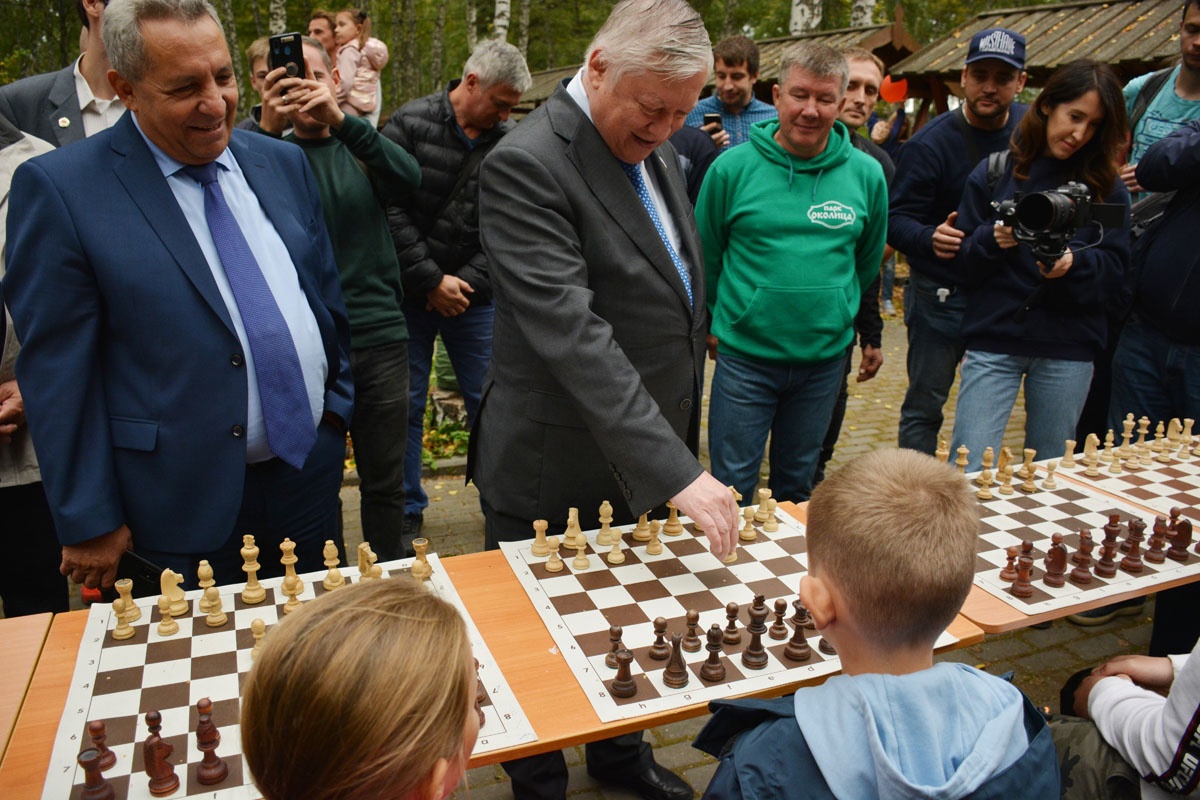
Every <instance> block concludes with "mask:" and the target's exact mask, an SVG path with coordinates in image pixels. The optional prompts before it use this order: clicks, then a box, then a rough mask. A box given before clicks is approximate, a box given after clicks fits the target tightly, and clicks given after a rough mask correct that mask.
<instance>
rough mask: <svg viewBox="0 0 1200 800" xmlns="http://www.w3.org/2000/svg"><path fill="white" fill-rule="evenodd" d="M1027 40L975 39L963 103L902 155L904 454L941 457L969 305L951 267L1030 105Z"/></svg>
mask: <svg viewBox="0 0 1200 800" xmlns="http://www.w3.org/2000/svg"><path fill="white" fill-rule="evenodd" d="M1024 86H1025V37H1023V36H1021V34H1019V33H1014V32H1013V31H1010V30H1006V29H1004V28H989V29H987V30H983V31H980V32H979V33H977V34H975V36H974V37H972V38H971V48H970V50H969V51H968V52H967V63H966V66H964V67H963V71H962V88H963V102H962V105H960V106H959V107H958V108H957V109H956V110H955V111H953V112H950V113H946V114H940V115H939V116H937V117H935V118H934V119H933V120H931V121H930V122H929V123H928V124H927V125H925V127H923V128H921V130H919V131H917V132H916V134H914V135H913V137H912V138H911V139H909V140H908V142H907V143H906V144H905V145H904V147H903V148H901V150H900V156H899V158H898V159H897V161H896V179H895V182H894V183H893V184H892V192H891V208H890V218H889V222H888V244H890V245H891V246H892V247H894V248H896V250H898V251H900V252H901V253H904V254H905V255H907V256H908V264H909V268H910V276H909V281H908V286H907V287H905V290H904V322H905V325H906V326H907V328H908V393H907V394H906V395H905V397H904V406H903V407H902V408H901V410H900V436H899V442H900V446H901V447H907V448H910V449H913V450H920V451H921V452H924V453H929V454H930V455H932V454H933V453H934V451H935V450H936V448H937V439H938V433H939V431H940V430H941V427H942V407H943V406H944V405H945V404H946V397H947V396H948V395H949V393H950V386H951V385H952V384H953V383H954V372H955V368H956V367H957V366H958V362H959V361H960V360H961V359H962V354H963V344H962V339H961V337H960V336H959V330H960V329H961V327H962V315H963V310H964V309H965V308H966V299H965V297H964V296H963V294H962V293H961V292H960V291H959V286H958V283H957V277H956V275H955V271H954V268H953V265H952V261H953V259H954V256H955V254H956V253H957V252H958V248H959V245H960V244H961V242H962V237H963V233H962V231H959V230H957V229H956V228H955V227H954V218H955V215H956V209H957V208H958V203H959V201H960V200H961V199H962V192H963V186H964V184H965V183H966V181H967V175H968V174H970V172H971V170H972V169H973V168H974V167H975V165H976V164H978V163H979V161H980V160H981V159H984V158H987V156H988V155H989V154H990V153H993V152H996V151H999V150H1004V149H1006V148H1007V147H1008V142H1009V138H1010V137H1011V136H1012V132H1013V130H1014V129H1015V128H1016V126H1017V123H1018V122H1020V120H1021V117H1022V116H1024V114H1025V106H1024V105H1021V104H1020V103H1014V102H1013V99H1014V98H1015V97H1016V96H1017V93H1018V92H1020V91H1021V89H1022V88H1024Z"/></svg>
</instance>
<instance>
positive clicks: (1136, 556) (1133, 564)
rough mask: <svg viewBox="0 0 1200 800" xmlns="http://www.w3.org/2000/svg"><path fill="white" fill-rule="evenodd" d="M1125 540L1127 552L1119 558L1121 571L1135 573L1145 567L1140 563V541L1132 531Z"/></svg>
mask: <svg viewBox="0 0 1200 800" xmlns="http://www.w3.org/2000/svg"><path fill="white" fill-rule="evenodd" d="M1125 542H1126V543H1127V544H1128V545H1129V552H1128V553H1127V554H1126V555H1125V557H1124V558H1122V559H1121V564H1120V567H1121V569H1122V570H1123V571H1125V572H1129V573H1132V574H1134V575H1136V574H1137V573H1139V572H1141V571H1142V570H1143V569H1145V568H1146V567H1145V565H1144V564H1143V563H1142V542H1141V540H1140V539H1135V538H1134V537H1133V534H1132V533H1130V535H1129V538H1128V539H1126V540H1125Z"/></svg>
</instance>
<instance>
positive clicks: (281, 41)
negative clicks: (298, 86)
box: [267, 33, 308, 78]
mask: <svg viewBox="0 0 1200 800" xmlns="http://www.w3.org/2000/svg"><path fill="white" fill-rule="evenodd" d="M279 67H287V74H288V77H289V78H306V77H308V74H307V72H306V71H305V69H304V43H303V41H302V40H301V38H300V34H298V33H280V34H278V35H276V36H272V37H271V39H270V42H269V43H268V53H267V69H272V70H273V69H278V68H279Z"/></svg>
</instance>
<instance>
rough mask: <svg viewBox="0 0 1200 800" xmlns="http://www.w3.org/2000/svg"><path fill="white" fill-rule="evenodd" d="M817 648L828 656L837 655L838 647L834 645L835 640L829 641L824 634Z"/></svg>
mask: <svg viewBox="0 0 1200 800" xmlns="http://www.w3.org/2000/svg"><path fill="white" fill-rule="evenodd" d="M817 649H818V650H820V651H821V652H822V653H824V654H825V655H827V656H836V655H837V648H836V647H834V646H833V642H831V641H829V640H828V639H826V638H825V637H824V636H822V637H821V641H819V642H817Z"/></svg>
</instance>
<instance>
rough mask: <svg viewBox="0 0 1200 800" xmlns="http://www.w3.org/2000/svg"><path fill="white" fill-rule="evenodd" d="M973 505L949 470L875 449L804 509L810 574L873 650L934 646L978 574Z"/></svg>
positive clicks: (827, 483)
mask: <svg viewBox="0 0 1200 800" xmlns="http://www.w3.org/2000/svg"><path fill="white" fill-rule="evenodd" d="M978 537H979V507H978V504H977V503H976V502H975V498H974V497H973V496H972V494H971V491H970V488H969V486H968V484H967V482H966V480H965V479H964V478H963V476H962V475H961V474H960V473H959V472H957V471H956V470H955V469H954V468H953V467H951V466H949V465H947V464H944V463H942V462H940V461H938V460H937V459H935V458H932V457H930V456H927V455H924V454H922V453H918V452H916V451H914V450H898V449H885V450H876V451H873V452H870V453H867V454H865V455H862V456H859V457H858V458H856V459H854V460H853V461H851V462H850V463H849V464H847V465H846V466H844V467H842V468H841V469H839V470H838V471H837V472H835V473H833V474H832V475H830V476H829V477H828V478H826V479H825V480H824V481H823V482H822V483H821V484H820V485H819V486H818V487H817V488H816V489H815V490H814V491H813V494H812V500H811V502H810V503H809V506H808V525H807V536H806V538H807V552H808V567H809V570H810V571H811V572H812V573H813V575H814V576H818V577H820V578H822V579H823V580H826V581H828V582H829V583H831V584H833V585H834V586H835V588H836V589H837V590H838V591H839V593H840V594H841V595H842V597H843V598H844V600H845V602H846V604H847V605H848V606H849V609H850V611H851V613H852V614H853V615H854V617H855V619H856V620H857V621H858V622H859V623H860V624H861V625H862V626H863V628H864V630H866V631H867V632H868V633H869V634H870V635H871V636H872V639H873V640H874V641H876V642H879V643H882V644H885V645H886V644H890V645H896V646H899V645H909V646H911V645H918V644H922V643H925V642H928V643H929V645H930V646H932V644H933V641H934V640H935V639H936V638H937V637H938V635H939V634H940V633H941V632H942V631H943V630H945V628H946V626H947V625H949V624H950V622H951V621H952V620H953V619H954V615H955V614H957V613H958V610H959V609H960V608H961V607H962V604H963V601H964V600H965V599H966V597H967V592H969V591H970V589H971V582H972V580H973V578H974V574H975V552H976V542H977V540H978Z"/></svg>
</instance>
